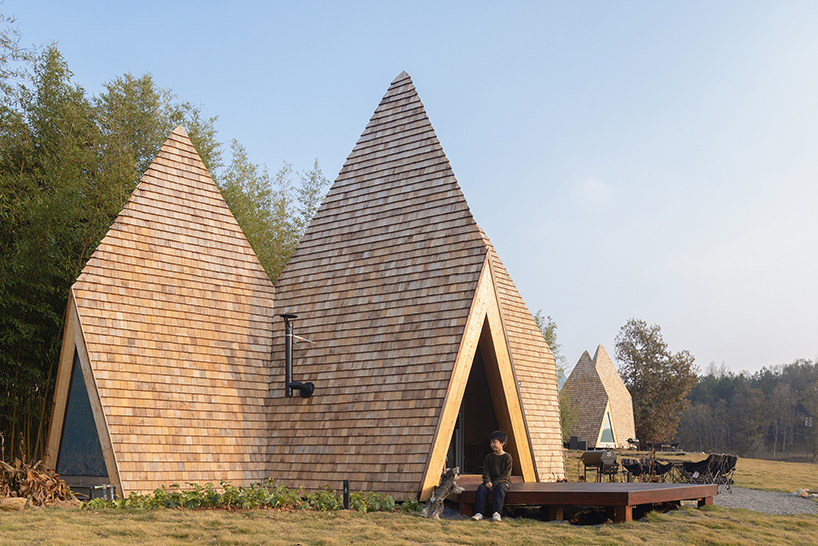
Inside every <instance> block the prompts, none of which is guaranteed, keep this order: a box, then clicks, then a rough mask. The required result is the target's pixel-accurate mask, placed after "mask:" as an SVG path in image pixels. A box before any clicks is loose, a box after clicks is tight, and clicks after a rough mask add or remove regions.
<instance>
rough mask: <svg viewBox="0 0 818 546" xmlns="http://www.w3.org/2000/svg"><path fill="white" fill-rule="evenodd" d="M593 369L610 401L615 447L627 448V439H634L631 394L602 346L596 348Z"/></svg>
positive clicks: (634, 429)
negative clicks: (614, 431) (615, 440)
mask: <svg viewBox="0 0 818 546" xmlns="http://www.w3.org/2000/svg"><path fill="white" fill-rule="evenodd" d="M594 367H595V368H596V371H597V374H599V379H600V381H602V384H603V385H604V386H605V391H606V392H607V393H608V398H609V399H610V406H611V418H612V420H613V426H614V429H615V430H616V434H617V442H616V443H617V447H628V439H629V438H636V427H635V425H634V419H633V399H632V398H631V393H630V392H629V391H628V388H627V387H626V386H625V383H624V382H623V381H622V377H621V376H620V375H619V372H618V371H617V370H616V366H614V363H613V362H612V361H611V358H610V357H609V356H608V353H607V352H605V348H604V347H603V346H602V345H600V346H598V347H597V349H596V353H594Z"/></svg>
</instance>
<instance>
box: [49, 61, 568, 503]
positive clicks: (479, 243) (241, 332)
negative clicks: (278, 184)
mask: <svg viewBox="0 0 818 546" xmlns="http://www.w3.org/2000/svg"><path fill="white" fill-rule="evenodd" d="M286 313H292V314H296V315H298V316H297V318H295V319H292V322H293V324H294V326H295V329H296V335H298V336H301V337H304V338H309V339H310V340H311V341H312V342H314V343H315V344H314V345H313V344H307V343H300V344H298V345H297V346H296V348H295V364H294V370H293V376H292V379H293V380H295V381H301V382H307V381H310V382H313V383H315V387H316V390H315V394H314V395H313V396H312V397H310V398H301V397H298V396H296V397H287V396H286V395H285V386H284V383H285V379H284V377H285V371H284V355H285V348H284V345H285V344H284V327H283V322H282V321H281V320H280V319H277V318H275V316H274V314H286ZM67 315H68V319H67V322H66V329H65V336H64V340H63V352H62V356H61V361H60V369H59V372H58V379H57V391H56V395H55V401H54V409H53V413H52V415H53V417H52V422H51V429H50V432H49V440H48V447H47V455H46V456H47V464H49V465H51V466H56V467H57V470H58V471H60V470H61V469H62V471H63V472H64V473H65V474H67V475H68V476H72V477H73V479H72V480H71V481H72V483H80V482H84V483H86V484H94V483H113V484H114V485H115V486H116V487H117V491H118V494H120V495H124V496H127V495H128V494H129V493H130V492H132V491H137V492H140V491H141V492H147V491H152V490H153V489H155V488H157V487H159V486H161V485H170V484H172V483H179V484H182V485H184V484H186V483H188V482H193V483H204V482H213V483H218V482H219V481H220V480H226V481H228V482H231V483H233V484H234V485H249V484H250V483H253V482H260V481H264V480H265V479H267V478H272V479H275V480H277V481H279V482H280V483H281V482H284V483H287V484H288V485H290V486H294V487H298V486H302V487H304V488H305V489H307V490H315V489H319V488H321V487H322V486H324V485H325V484H329V485H330V486H331V487H334V488H338V487H340V485H341V481H342V480H345V479H348V480H350V481H351V485H352V487H353V488H354V489H355V490H359V491H360V490H363V491H375V492H382V493H389V494H393V495H396V496H405V495H406V494H407V492H408V491H415V492H419V493H420V494H421V497H422V498H425V497H427V496H428V495H429V494H430V492H431V489H432V488H433V486H434V485H436V483H437V480H438V476H439V473H440V471H441V470H442V469H443V468H444V466H445V465H447V464H449V465H452V464H456V465H460V466H461V467H463V469H464V470H465V471H466V472H474V473H479V471H480V468H479V465H480V464H481V462H482V457H483V456H484V455H485V453H487V451H488V442H487V436H488V434H489V433H490V432H491V431H492V430H494V429H495V428H501V429H504V430H506V431H507V432H508V433H509V436H510V441H509V445H508V451H509V452H510V453H512V455H513V457H514V460H515V465H514V473H515V474H517V475H518V476H521V477H522V479H524V480H525V481H554V480H556V479H559V478H562V477H563V475H564V469H563V457H562V444H561V434H560V424H559V403H558V399H557V380H556V366H555V362H554V357H553V355H552V354H551V352H550V350H549V349H548V347H547V345H546V343H545V340H544V339H543V337H542V334H541V333H540V331H539V330H538V328H537V326H536V324H535V323H534V321H533V319H532V317H531V314H530V312H529V311H528V309H527V308H526V306H525V304H524V303H523V301H522V298H521V297H520V295H519V293H518V292H517V289H516V288H515V286H514V284H513V282H512V281H511V278H510V276H509V275H508V272H507V271H506V270H505V267H504V266H503V264H502V262H501V261H500V259H499V257H498V256H497V253H496V252H495V250H494V248H493V247H492V245H491V243H490V242H489V240H488V238H487V237H486V235H485V234H484V233H483V231H482V230H481V229H480V228H479V227H478V225H477V224H476V223H475V221H474V219H473V218H472V215H471V213H470V211H469V208H468V205H467V204H466V201H465V198H464V197H463V194H462V192H461V190H460V188H459V186H458V184H457V182H456V180H455V178H454V175H453V173H452V170H451V167H450V166H449V162H448V160H447V159H446V156H445V154H444V153H443V149H442V148H441V146H440V143H439V142H438V140H437V137H436V136H435V134H434V130H433V129H432V126H431V124H430V123H429V120H428V118H427V116H426V113H425V110H424V108H423V105H422V104H421V102H420V99H419V97H418V95H417V92H416V90H415V88H414V86H413V84H412V82H411V80H410V78H409V76H408V75H406V74H405V73H402V74H401V75H400V76H398V78H397V79H396V80H395V81H394V82H393V83H392V85H391V86H390V88H389V90H388V92H387V94H386V96H385V97H384V98H383V100H382V101H381V104H380V105H379V106H378V109H377V110H376V112H375V114H374V115H373V117H372V119H371V121H370V123H369V124H368V125H367V128H366V130H365V131H364V133H363V135H362V136H361V138H360V140H359V141H358V144H357V145H356V146H355V148H354V149H353V151H352V153H351V154H350V156H349V158H348V160H347V162H346V164H345V165H344V168H343V169H342V171H341V173H340V174H339V176H338V178H337V179H336V181H335V184H334V185H333V186H332V188H331V189H330V191H329V194H328V195H327V197H326V199H325V200H324V202H323V204H322V206H321V207H320V209H319V211H318V213H317V214H316V217H315V219H314V220H313V222H312V224H311V225H310V227H309V228H308V230H307V233H306V234H305V236H304V237H303V239H302V241H301V242H300V244H299V246H298V248H297V250H296V252H295V254H294V255H293V257H292V259H291V260H290V263H289V264H288V266H287V268H286V270H285V271H284V273H283V274H282V276H281V277H280V279H279V281H278V284H277V287H276V289H275V291H274V289H273V286H272V284H271V283H270V281H269V279H268V278H267V276H266V275H265V273H264V271H263V269H262V267H261V265H260V264H259V262H258V259H257V258H256V256H255V255H254V254H253V252H252V250H251V248H250V246H249V244H248V243H247V240H246V239H245V238H244V236H243V234H242V233H241V230H240V229H239V227H238V225H237V223H236V221H235V219H234V218H233V216H232V214H231V213H230V211H229V210H228V208H227V206H226V204H225V203H224V200H223V199H222V197H221V195H220V194H219V192H218V189H217V188H216V186H215V184H214V183H213V181H212V179H211V178H210V176H209V175H208V173H207V171H206V169H205V167H204V165H202V162H201V160H200V159H199V157H198V155H197V154H196V151H195V150H194V149H193V147H192V145H191V143H190V141H189V139H188V138H187V136H186V135H185V133H184V131H183V130H182V129H181V128H179V129H177V130H175V131H174V132H173V134H172V135H171V137H170V138H169V139H168V141H167V142H166V143H165V145H164V146H163V147H162V149H161V151H160V153H159V154H158V156H157V158H156V159H155V160H154V162H153V163H152V165H151V167H150V169H149V170H148V172H146V173H145V176H144V177H143V179H142V181H141V183H140V185H139V186H138V187H137V189H136V190H135V191H134V193H133V195H132V196H131V198H130V200H129V201H128V203H127V204H126V206H125V208H124V209H123V211H122V213H121V214H120V216H119V217H118V218H117V221H116V222H115V224H114V225H113V226H112V228H111V230H110V231H109V233H108V234H107V235H106V237H105V238H104V239H103V241H102V242H101V244H100V245H99V247H98V248H97V250H96V252H95V253H94V255H93V256H92V258H91V259H90V260H89V262H88V264H87V265H86V267H85V268H84V269H83V272H82V274H81V275H80V277H79V279H78V280H77V282H76V283H75V284H74V286H73V287H72V289H71V294H70V299H69V303H68V310H67ZM271 351H272V352H271Z"/></svg>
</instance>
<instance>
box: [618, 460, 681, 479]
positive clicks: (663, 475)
mask: <svg viewBox="0 0 818 546" xmlns="http://www.w3.org/2000/svg"><path fill="white" fill-rule="evenodd" d="M621 463H622V466H623V467H624V468H625V470H627V471H628V481H629V482H630V481H633V478H634V477H635V478H638V481H640V482H654V481H661V482H672V481H675V480H674V479H673V469H674V465H673V463H669V462H668V463H663V462H661V461H657V460H654V461H653V462H652V463H651V461H650V459H638V460H637V459H622V460H621Z"/></svg>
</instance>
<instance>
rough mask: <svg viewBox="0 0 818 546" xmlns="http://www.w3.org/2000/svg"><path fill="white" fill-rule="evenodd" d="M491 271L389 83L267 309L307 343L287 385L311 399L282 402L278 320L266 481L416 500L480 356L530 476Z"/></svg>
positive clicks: (404, 97) (422, 134)
mask: <svg viewBox="0 0 818 546" xmlns="http://www.w3.org/2000/svg"><path fill="white" fill-rule="evenodd" d="M493 262H494V258H493V257H491V256H490V253H489V248H488V245H487V243H486V240H484V237H483V234H482V232H481V230H480V229H479V228H478V226H477V224H476V223H475V222H474V219H473V218H472V215H471V213H470V211H469V208H468V205H467V204H466V200H465V198H464V197H463V194H462V192H461V190H460V188H459V186H458V184H457V181H456V180H455V178H454V174H453V173H452V170H451V167H450V165H449V162H448V160H447V158H446V156H445V154H444V152H443V149H442V147H441V146H440V143H439V142H438V140H437V137H436V135H435V133H434V130H433V129H432V126H431V124H430V123H429V119H428V117H427V116H426V112H425V109H424V107H423V105H422V103H421V101H420V98H419V97H418V95H417V92H416V90H415V87H414V85H413V84H412V81H411V79H410V78H409V76H408V75H407V74H406V73H402V74H401V75H399V76H398V77H397V78H396V79H395V80H394V81H393V82H392V84H391V86H390V87H389V90H388V91H387V93H386V95H385V96H384V98H383V100H382V101H381V103H380V105H379V106H378V108H377V110H376V111H375V114H374V115H373V116H372V119H371V120H370V122H369V124H368V125H367V127H366V129H365V130H364V133H363V134H362V135H361V138H360V139H359V140H358V143H357V144H356V146H355V148H354V149H353V151H352V153H351V154H350V155H349V157H348V158H347V161H346V163H345V164H344V167H343V168H342V170H341V172H340V174H339V175H338V178H337V179H336V181H335V183H334V184H333V186H332V188H331V189H330V191H329V192H328V194H327V196H326V198H325V199H324V201H323V203H322V205H321V207H320V208H319V210H318V212H317V214H316V216H315V218H314V219H313V221H312V223H311V224H310V226H309V228H308V230H307V232H306V234H305V235H304V237H303V238H302V240H301V242H300V243H299V246H298V248H297V249H296V252H295V253H294V255H293V257H292V258H291V260H290V262H289V263H288V265H287V267H286V269H285V271H284V272H283V273H282V275H281V277H280V278H279V280H278V282H277V285H276V293H277V296H276V311H277V312H278V313H295V314H297V315H298V318H297V319H296V320H295V328H296V333H297V334H298V335H301V336H304V337H306V338H309V339H310V340H311V341H313V342H315V344H314V345H313V344H310V345H306V344H300V345H298V346H297V348H296V350H295V363H294V370H293V379H295V380H297V381H312V382H314V383H315V386H316V391H315V395H314V396H313V397H312V398H309V399H306V400H302V399H300V398H289V399H288V398H285V396H284V389H283V382H284V371H283V367H284V363H283V353H284V350H283V326H279V327H278V331H279V334H278V335H277V336H276V337H275V339H274V345H275V348H274V362H273V383H272V387H271V391H270V399H271V404H272V405H273V406H274V407H275V408H276V409H277V411H274V412H271V419H272V420H273V422H272V423H271V457H270V467H269V472H270V475H271V476H274V477H276V478H277V479H280V480H284V481H286V482H287V483H293V484H298V485H303V486H305V487H307V488H316V489H317V488H319V487H321V486H322V485H323V484H325V483H334V482H337V481H338V480H340V479H350V480H352V481H353V487H355V488H356V489H359V490H373V491H380V492H389V493H399V494H402V493H405V492H406V491H407V490H413V491H417V490H418V489H419V488H420V489H421V491H422V494H423V495H427V494H428V493H429V492H430V488H431V485H432V484H436V482H437V477H438V475H439V471H440V470H441V469H442V468H443V466H444V464H445V460H446V457H447V450H448V447H449V446H450V439H452V433H453V430H454V426H455V420H456V419H457V414H458V410H459V408H460V404H461V402H462V401H463V396H464V389H465V386H466V383H467V382H468V378H469V374H470V372H471V367H472V362H473V361H475V358H476V357H475V354H476V353H477V352H478V349H479V352H480V353H481V354H482V362H483V364H484V366H485V375H486V379H487V380H488V381H489V382H490V383H492V385H493V386H492V387H491V388H492V392H491V398H492V401H493V403H494V406H495V410H496V413H497V420H498V424H500V425H502V426H506V427H508V428H511V429H512V430H510V431H509V432H510V433H511V435H512V437H513V438H514V448H515V449H516V450H518V451H519V452H520V453H519V455H518V457H517V459H518V464H519V465H520V468H519V469H518V470H519V472H520V473H521V474H522V475H524V476H525V478H526V479H528V480H533V479H535V478H536V475H535V473H534V463H533V460H532V456H531V443H530V442H529V438H528V434H527V432H526V423H525V412H524V410H523V404H522V403H521V401H520V391H519V390H518V389H517V388H516V381H515V378H514V373H515V372H514V369H513V367H512V357H511V356H510V351H509V343H508V332H507V331H506V327H505V326H504V318H503V316H502V315H501V313H502V305H501V302H500V298H499V297H498V294H500V293H501V292H502V290H501V289H498V288H497V287H498V286H499V285H501V284H502V282H500V281H498V279H499V278H500V277H503V276H504V275H506V274H505V272H504V270H502V271H501V272H499V273H497V272H493V271H492V269H491V266H490V264H491V263H493ZM498 263H499V261H498ZM504 286H505V285H504ZM511 286H513V285H511ZM515 292H516V291H515ZM517 297H519V296H517ZM540 337H541V336H540ZM544 365H545V366H548V363H545V364H544ZM554 377H556V375H554ZM548 388H549V386H548V385H546V386H545V387H544V389H545V390H546V391H547V390H548ZM553 395H554V396H553V397H554V400H556V379H555V380H554V386H553ZM556 411H557V413H556V415H558V409H557V410H556ZM556 426H557V427H558V426H559V425H558V420H557V424H556ZM481 442H482V447H481V449H482V451H483V454H485V451H486V450H487V447H486V446H487V442H486V440H485V439H483V440H482V441H481ZM481 460H482V459H481ZM559 466H560V470H559V472H561V468H562V460H560V465H559ZM549 472H550V470H549Z"/></svg>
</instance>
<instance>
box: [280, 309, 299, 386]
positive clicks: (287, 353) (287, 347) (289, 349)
mask: <svg viewBox="0 0 818 546" xmlns="http://www.w3.org/2000/svg"><path fill="white" fill-rule="evenodd" d="M280 316H281V318H283V319H284V394H285V395H286V396H292V395H293V389H292V387H291V386H290V383H292V380H293V325H292V322H290V321H292V320H295V318H296V317H297V316H298V315H293V314H292V313H284V314H282V315H280Z"/></svg>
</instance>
